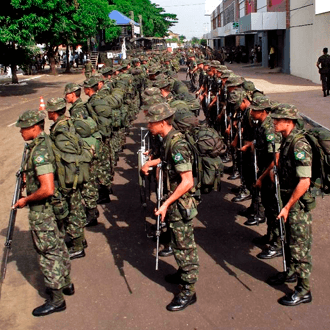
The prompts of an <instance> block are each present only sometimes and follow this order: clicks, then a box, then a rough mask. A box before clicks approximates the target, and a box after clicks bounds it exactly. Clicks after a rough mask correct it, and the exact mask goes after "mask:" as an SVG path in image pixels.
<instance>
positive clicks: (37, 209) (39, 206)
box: [29, 201, 50, 212]
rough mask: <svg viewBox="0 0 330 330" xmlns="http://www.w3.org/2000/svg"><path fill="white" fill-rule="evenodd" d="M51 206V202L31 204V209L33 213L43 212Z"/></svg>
mask: <svg viewBox="0 0 330 330" xmlns="http://www.w3.org/2000/svg"><path fill="white" fill-rule="evenodd" d="M49 206H50V204H49V202H48V201H46V202H44V203H42V204H37V203H31V204H29V208H30V210H31V211H34V212H43V211H45V209H47V208H48V207H49Z"/></svg>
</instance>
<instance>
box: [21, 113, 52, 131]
mask: <svg viewBox="0 0 330 330" xmlns="http://www.w3.org/2000/svg"><path fill="white" fill-rule="evenodd" d="M45 118H46V114H45V112H44V111H39V110H27V111H25V112H24V113H22V114H21V115H20V116H19V117H18V120H17V122H16V127H21V128H27V127H31V126H33V125H35V124H38V123H40V122H41V121H43V120H45Z"/></svg>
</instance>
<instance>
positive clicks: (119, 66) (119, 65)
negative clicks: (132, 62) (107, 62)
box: [113, 64, 124, 71]
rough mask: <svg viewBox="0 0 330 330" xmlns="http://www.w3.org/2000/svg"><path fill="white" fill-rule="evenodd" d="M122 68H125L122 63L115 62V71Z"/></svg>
mask: <svg viewBox="0 0 330 330" xmlns="http://www.w3.org/2000/svg"><path fill="white" fill-rule="evenodd" d="M122 68H124V67H123V66H122V65H121V64H115V65H114V66H113V70H114V71H120V70H121V69H122Z"/></svg>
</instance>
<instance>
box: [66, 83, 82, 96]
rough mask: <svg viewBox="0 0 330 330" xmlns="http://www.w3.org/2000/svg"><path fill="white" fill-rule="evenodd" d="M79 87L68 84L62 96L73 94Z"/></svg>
mask: <svg viewBox="0 0 330 330" xmlns="http://www.w3.org/2000/svg"><path fill="white" fill-rule="evenodd" d="M80 89H81V86H80V85H78V84H75V83H68V84H66V85H65V87H64V94H69V93H73V92H75V91H79V90H80Z"/></svg>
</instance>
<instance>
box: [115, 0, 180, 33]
mask: <svg viewBox="0 0 330 330" xmlns="http://www.w3.org/2000/svg"><path fill="white" fill-rule="evenodd" d="M109 3H110V4H111V5H112V6H111V10H118V11H120V12H121V13H123V14H124V15H126V16H129V14H130V11H133V13H134V17H136V18H137V17H139V15H141V16H142V25H143V34H144V36H146V37H165V36H166V34H167V31H168V29H169V28H170V27H171V26H173V25H174V24H175V23H176V22H177V20H178V19H177V16H176V15H175V14H169V13H166V12H165V10H164V8H161V7H158V5H156V4H154V3H151V2H150V0H109Z"/></svg>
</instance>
